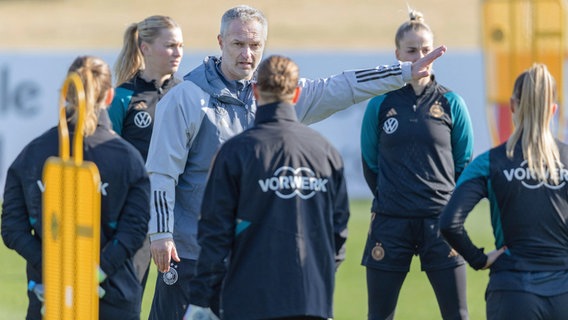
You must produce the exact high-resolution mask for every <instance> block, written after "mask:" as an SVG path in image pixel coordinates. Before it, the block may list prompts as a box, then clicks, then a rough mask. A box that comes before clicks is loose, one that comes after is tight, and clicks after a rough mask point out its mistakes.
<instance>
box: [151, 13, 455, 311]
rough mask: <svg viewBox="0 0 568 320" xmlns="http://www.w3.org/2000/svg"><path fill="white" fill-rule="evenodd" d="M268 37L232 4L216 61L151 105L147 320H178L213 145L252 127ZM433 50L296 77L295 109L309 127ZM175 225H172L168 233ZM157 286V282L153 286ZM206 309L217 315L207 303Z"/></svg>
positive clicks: (377, 89) (262, 24)
mask: <svg viewBox="0 0 568 320" xmlns="http://www.w3.org/2000/svg"><path fill="white" fill-rule="evenodd" d="M267 33H268V26H267V21H266V18H265V17H264V15H263V14H262V12H260V11H259V10H257V9H255V8H251V7H249V6H237V7H234V8H231V9H229V10H228V11H226V12H225V14H224V15H223V17H222V19H221V28H220V33H219V35H218V37H217V40H218V42H219V47H220V48H221V57H220V58H219V57H215V56H210V57H206V58H205V60H204V62H203V64H202V65H200V66H198V67H196V68H195V69H194V70H192V71H190V72H189V73H188V74H187V75H186V76H185V77H184V81H183V82H182V83H180V84H178V85H176V86H175V87H174V88H172V89H171V90H170V91H169V92H168V93H167V94H166V95H165V96H164V97H163V98H162V99H161V100H160V102H159V103H158V107H157V110H156V122H155V125H154V131H153V132H152V139H151V141H150V147H149V151H148V159H147V162H146V168H147V169H148V172H149V174H150V181H151V185H152V192H151V196H152V200H151V206H152V207H151V210H150V211H151V221H150V225H149V233H150V241H151V244H150V250H151V253H152V258H153V259H154V262H155V263H156V265H157V267H158V270H159V272H160V273H159V274H158V277H159V281H158V282H157V285H156V291H155V294H154V301H153V303H152V310H151V315H150V318H151V319H179V318H181V317H182V316H183V313H184V311H185V309H186V308H187V303H188V298H187V297H188V295H189V292H190V287H189V280H190V279H191V277H192V276H193V274H194V268H195V261H196V259H197V255H198V253H199V245H198V243H197V220H198V216H199V210H200V208H201V200H202V198H203V192H204V188H205V183H206V181H207V174H208V170H209V167H210V164H211V160H212V158H213V155H214V154H215V153H216V152H217V150H218V148H219V146H220V145H221V144H222V143H223V142H225V141H226V140H228V139H229V138H231V137H233V136H234V135H236V134H238V133H240V132H242V131H243V130H244V129H246V128H249V127H251V126H252V125H253V123H254V118H255V112H256V102H255V100H254V98H253V93H252V83H253V82H254V74H255V71H256V68H257V66H258V64H259V63H260V61H261V60H262V55H263V52H264V47H265V43H266V38H267ZM445 50H446V48H445V47H444V46H441V47H439V48H437V49H435V50H433V51H432V52H431V53H430V54H428V55H427V56H425V57H423V58H422V59H420V60H418V61H416V62H415V63H410V62H402V63H397V64H394V65H392V66H379V67H376V68H370V69H363V70H354V71H345V72H343V73H340V74H338V75H335V76H331V77H329V78H324V79H318V80H309V79H300V80H299V86H300V87H301V88H302V95H301V96H300V98H299V100H298V102H297V104H296V106H295V109H296V113H297V115H298V120H299V121H300V122H302V123H305V124H310V123H314V122H317V121H319V120H322V119H324V118H326V117H328V116H330V115H331V114H333V113H334V112H337V111H339V110H342V109H345V108H347V107H349V106H351V105H353V104H355V103H358V102H361V101H363V100H365V99H368V98H370V97H372V96H375V95H377V94H381V93H384V92H387V91H390V90H394V89H398V88H400V87H402V86H403V85H404V83H405V81H410V80H411V79H419V78H422V77H425V76H428V75H429V69H428V68H427V66H428V65H429V64H430V63H432V61H433V60H435V59H436V58H438V57H439V56H441V55H442V54H443V53H444V52H445ZM174 226H175V227H174ZM160 279H161V280H163V281H160ZM212 308H213V310H216V309H218V306H217V303H213V305H212Z"/></svg>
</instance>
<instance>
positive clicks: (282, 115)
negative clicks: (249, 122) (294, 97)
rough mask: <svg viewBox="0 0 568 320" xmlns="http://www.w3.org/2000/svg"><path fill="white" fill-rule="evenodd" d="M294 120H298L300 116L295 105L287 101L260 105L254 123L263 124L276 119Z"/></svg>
mask: <svg viewBox="0 0 568 320" xmlns="http://www.w3.org/2000/svg"><path fill="white" fill-rule="evenodd" d="M281 120H284V121H293V122H298V116H297V115H296V110H295V109H294V105H293V104H291V103H285V102H274V103H269V104H265V105H262V106H259V107H258V108H257V109H256V118H255V120H254V124H255V125H256V124H261V123H266V122H275V121H281Z"/></svg>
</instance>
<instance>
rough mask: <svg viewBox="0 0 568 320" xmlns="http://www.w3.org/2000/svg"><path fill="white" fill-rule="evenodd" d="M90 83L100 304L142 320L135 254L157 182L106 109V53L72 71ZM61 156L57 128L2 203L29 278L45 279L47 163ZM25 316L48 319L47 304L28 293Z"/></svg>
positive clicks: (26, 160)
mask: <svg viewBox="0 0 568 320" xmlns="http://www.w3.org/2000/svg"><path fill="white" fill-rule="evenodd" d="M71 72H76V73H77V74H78V75H79V77H80V78H81V80H82V82H83V85H84V87H85V97H86V116H85V129H84V142H83V148H84V150H83V157H84V160H85V161H91V162H94V163H95V165H96V166H97V168H98V170H99V174H100V177H101V183H102V184H103V185H104V186H105V187H104V189H103V190H102V191H101V247H100V248H101V252H100V268H101V270H102V273H101V275H103V276H104V275H106V278H105V279H104V280H103V282H102V283H101V284H100V286H101V287H102V289H103V290H104V291H105V294H104V296H103V297H102V298H101V299H100V302H99V317H100V319H105V320H107V319H109V320H110V319H117V320H130V319H132V320H135V319H140V309H141V303H142V294H141V292H142V288H141V286H140V282H139V281H138V279H137V278H136V274H135V272H134V267H133V262H132V257H133V256H134V253H135V252H136V251H137V250H138V249H139V248H140V247H141V246H142V243H143V241H144V238H145V236H146V233H147V230H148V221H149V219H150V213H149V208H150V181H149V179H148V174H147V173H146V169H145V168H144V161H143V160H142V157H141V156H140V153H139V152H138V151H136V149H135V148H134V147H133V146H132V145H131V144H129V143H128V142H126V141H124V139H122V138H120V137H119V136H117V135H116V134H115V133H114V132H113V131H112V130H111V124H110V121H109V119H108V115H107V112H106V106H107V105H109V104H110V103H111V101H112V98H113V94H114V90H113V88H112V80H111V78H112V75H111V72H110V68H109V66H108V65H107V64H106V63H105V62H104V61H102V60H101V59H99V58H95V57H91V56H83V57H78V58H76V59H75V61H73V63H72V64H71V66H70V68H69V73H71ZM73 90H74V87H70V90H69V92H70V94H69V95H68V96H67V106H66V108H67V114H68V115H69V116H68V119H69V120H68V121H69V133H70V134H69V135H70V139H72V138H73V135H74V128H75V121H76V118H77V115H76V107H77V101H76V100H77V99H76V98H75V95H74V94H72V93H71V92H73ZM51 156H59V134H58V127H57V126H56V127H53V128H51V129H49V130H48V131H47V132H45V133H44V134H42V135H41V136H39V137H38V138H36V139H34V140H33V141H32V142H30V143H29V144H28V145H27V146H26V147H25V148H24V149H23V150H22V152H20V154H19V155H18V156H17V157H16V159H15V160H14V162H13V163H12V165H11V166H10V168H9V169H8V174H7V177H6V187H5V188H4V202H3V204H2V227H1V229H2V238H3V239H4V243H5V244H6V246H7V247H8V248H11V249H14V250H16V252H18V254H20V255H21V256H22V257H23V258H24V259H25V260H26V262H27V264H26V273H27V278H28V281H34V282H36V283H42V282H43V281H42V237H43V232H42V185H45V182H44V181H42V174H43V166H44V163H45V161H46V160H47V159H48V158H49V157H51ZM28 299H29V305H28V312H27V316H26V319H41V318H42V316H41V314H40V313H41V312H40V309H41V308H42V302H41V301H40V300H39V298H38V296H36V294H35V293H33V292H32V291H28Z"/></svg>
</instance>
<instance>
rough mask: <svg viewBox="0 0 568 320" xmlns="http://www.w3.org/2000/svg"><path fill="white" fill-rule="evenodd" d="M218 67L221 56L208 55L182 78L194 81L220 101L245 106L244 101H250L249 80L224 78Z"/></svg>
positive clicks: (250, 87) (219, 66)
mask: <svg viewBox="0 0 568 320" xmlns="http://www.w3.org/2000/svg"><path fill="white" fill-rule="evenodd" d="M220 68H221V58H217V57H215V56H209V57H206V58H205V59H204V60H203V63H202V64H201V65H200V66H198V67H197V68H195V69H193V70H192V71H190V72H189V73H188V74H186V75H185V76H184V77H183V79H184V80H189V81H191V82H193V83H195V84H196V85H197V86H198V87H200V88H201V90H203V91H205V92H206V93H207V94H209V95H211V97H213V98H215V99H217V100H219V101H220V102H222V103H226V104H232V105H238V106H246V101H252V85H251V81H250V80H245V81H235V80H232V81H231V80H226V79H225V77H224V76H223V74H222V72H221V69H220ZM239 88H241V90H239ZM238 91H241V94H239V96H237V92H238ZM243 100H244V101H243Z"/></svg>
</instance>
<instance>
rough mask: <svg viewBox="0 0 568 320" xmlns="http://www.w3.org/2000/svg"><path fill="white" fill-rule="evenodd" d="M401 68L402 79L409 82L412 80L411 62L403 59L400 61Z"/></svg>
mask: <svg viewBox="0 0 568 320" xmlns="http://www.w3.org/2000/svg"><path fill="white" fill-rule="evenodd" d="M400 67H401V69H402V81H404V82H410V81H412V62H409V61H405V62H401V63H400Z"/></svg>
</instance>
